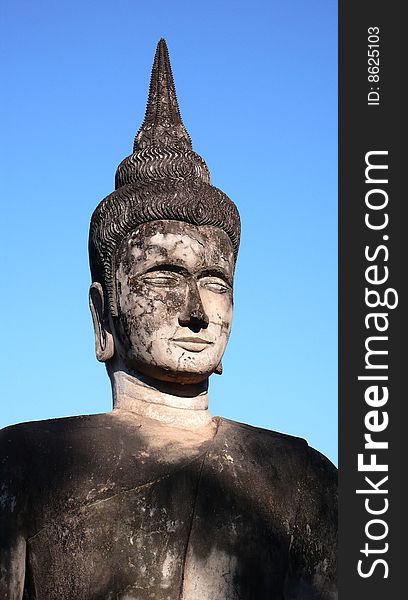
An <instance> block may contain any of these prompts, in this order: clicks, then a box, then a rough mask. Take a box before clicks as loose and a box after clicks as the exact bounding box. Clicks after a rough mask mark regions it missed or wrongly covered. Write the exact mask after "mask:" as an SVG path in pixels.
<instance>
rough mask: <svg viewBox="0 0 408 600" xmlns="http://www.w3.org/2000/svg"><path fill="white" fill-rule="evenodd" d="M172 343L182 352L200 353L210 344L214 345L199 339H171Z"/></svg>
mask: <svg viewBox="0 0 408 600" xmlns="http://www.w3.org/2000/svg"><path fill="white" fill-rule="evenodd" d="M172 341H173V342H174V343H175V344H177V346H180V347H181V348H183V349H184V350H188V351H190V352H201V351H202V350H204V349H205V348H206V347H208V346H209V345H210V344H213V343H214V342H210V341H209V340H204V339H203V338H199V337H180V338H172Z"/></svg>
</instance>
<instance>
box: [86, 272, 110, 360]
mask: <svg viewBox="0 0 408 600" xmlns="http://www.w3.org/2000/svg"><path fill="white" fill-rule="evenodd" d="M89 306H90V309H91V313H92V321H93V326H94V332H95V353H96V358H97V359H98V360H99V361H100V362H106V361H108V360H109V359H111V358H112V357H113V355H114V353H115V345H114V341H113V335H112V333H111V332H110V330H109V328H108V325H107V323H108V319H107V316H106V314H105V310H106V304H105V295H104V291H103V288H102V286H101V284H100V283H93V284H92V285H91V288H90V290H89Z"/></svg>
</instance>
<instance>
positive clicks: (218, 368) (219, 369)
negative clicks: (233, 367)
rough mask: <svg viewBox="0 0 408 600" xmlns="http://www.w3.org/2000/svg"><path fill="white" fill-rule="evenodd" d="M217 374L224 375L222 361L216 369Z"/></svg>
mask: <svg viewBox="0 0 408 600" xmlns="http://www.w3.org/2000/svg"><path fill="white" fill-rule="evenodd" d="M214 373H215V374H216V375H222V362H221V361H220V362H219V363H218V365H217V367H216V369H215V371H214Z"/></svg>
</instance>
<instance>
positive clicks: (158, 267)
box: [135, 263, 232, 287]
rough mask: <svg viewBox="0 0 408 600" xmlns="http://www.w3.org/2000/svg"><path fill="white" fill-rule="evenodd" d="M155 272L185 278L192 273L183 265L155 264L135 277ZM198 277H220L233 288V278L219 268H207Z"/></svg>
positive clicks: (197, 274) (198, 272) (199, 272)
mask: <svg viewBox="0 0 408 600" xmlns="http://www.w3.org/2000/svg"><path fill="white" fill-rule="evenodd" d="M155 271H169V272H176V273H180V274H181V275H184V276H189V275H191V273H190V272H189V271H188V270H187V269H186V268H185V267H182V266H181V265H176V264H174V263H159V264H155V265H153V266H152V267H149V268H148V269H146V270H143V271H142V272H141V273H138V274H137V275H135V277H137V276H139V275H144V274H146V273H154V272H155ZM195 275H196V276H198V277H219V278H220V279H223V280H224V281H225V282H226V283H228V284H229V285H230V286H231V287H232V278H231V277H230V276H229V275H228V273H226V272H225V271H224V270H223V269H220V268H219V267H207V268H205V269H202V270H200V271H197V272H196V273H195Z"/></svg>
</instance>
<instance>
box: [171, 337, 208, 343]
mask: <svg viewBox="0 0 408 600" xmlns="http://www.w3.org/2000/svg"><path fill="white" fill-rule="evenodd" d="M172 339H173V342H190V343H194V344H213V343H214V342H210V340H204V339H203V338H200V337H179V338H172Z"/></svg>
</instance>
